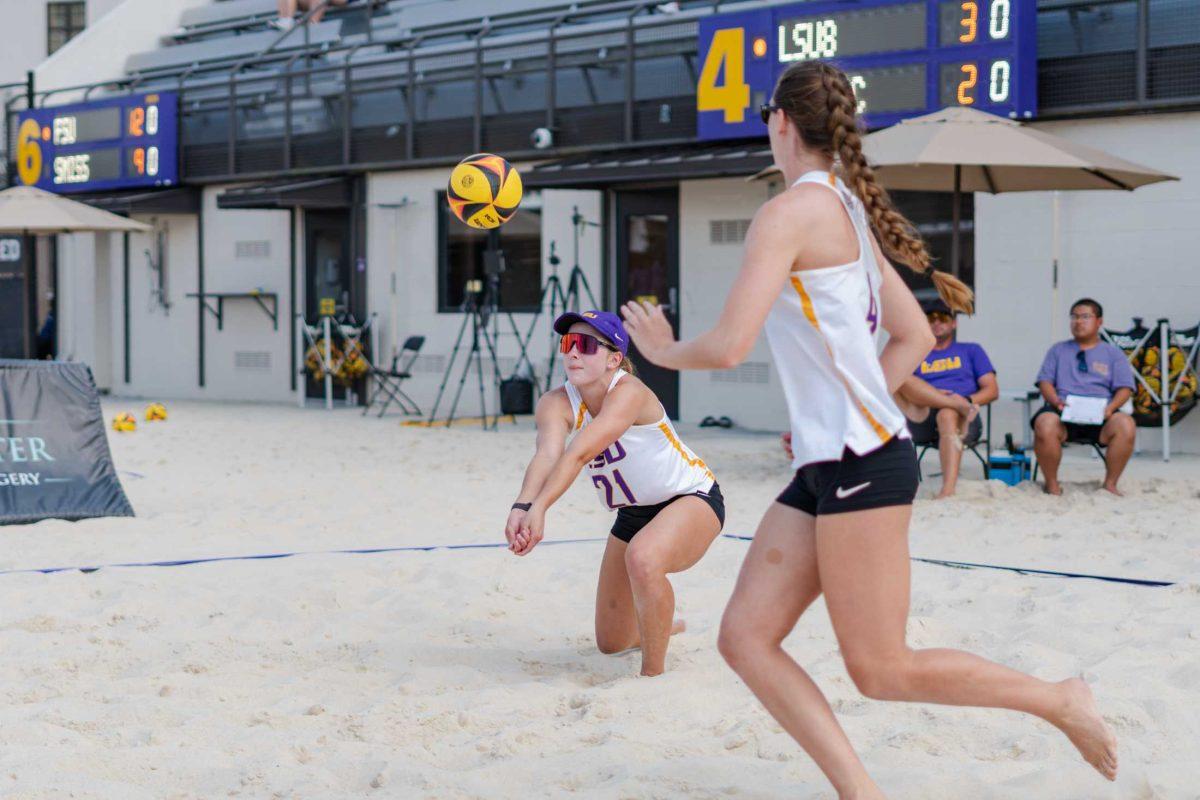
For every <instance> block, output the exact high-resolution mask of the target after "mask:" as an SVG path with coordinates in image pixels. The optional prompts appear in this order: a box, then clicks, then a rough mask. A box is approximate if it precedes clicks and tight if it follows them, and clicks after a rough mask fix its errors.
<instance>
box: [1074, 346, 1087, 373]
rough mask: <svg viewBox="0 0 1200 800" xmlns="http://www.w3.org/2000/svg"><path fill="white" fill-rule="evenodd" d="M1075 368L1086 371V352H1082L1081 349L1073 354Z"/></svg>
mask: <svg viewBox="0 0 1200 800" xmlns="http://www.w3.org/2000/svg"><path fill="white" fill-rule="evenodd" d="M1075 369H1077V370H1079V371H1080V372H1087V371H1088V365H1087V353H1085V352H1083V351H1082V350H1080V351H1079V352H1078V353H1076V354H1075Z"/></svg>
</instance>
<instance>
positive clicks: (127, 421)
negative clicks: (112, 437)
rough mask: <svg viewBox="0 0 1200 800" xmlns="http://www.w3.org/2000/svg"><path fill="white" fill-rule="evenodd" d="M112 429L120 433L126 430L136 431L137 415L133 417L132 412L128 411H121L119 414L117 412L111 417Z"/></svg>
mask: <svg viewBox="0 0 1200 800" xmlns="http://www.w3.org/2000/svg"><path fill="white" fill-rule="evenodd" d="M113 430H114V431H121V432H122V433H124V432H127V431H136V430H137V417H135V416H134V415H133V414H130V413H129V412H128V411H122V412H121V413H120V414H117V415H116V416H115V417H113Z"/></svg>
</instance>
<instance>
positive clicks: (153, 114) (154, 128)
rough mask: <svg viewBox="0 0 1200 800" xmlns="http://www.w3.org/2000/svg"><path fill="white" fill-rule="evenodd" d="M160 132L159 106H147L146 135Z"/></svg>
mask: <svg viewBox="0 0 1200 800" xmlns="http://www.w3.org/2000/svg"><path fill="white" fill-rule="evenodd" d="M157 134H158V106H146V135H147V136H155V135H157Z"/></svg>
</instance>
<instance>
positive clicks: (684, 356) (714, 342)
mask: <svg viewBox="0 0 1200 800" xmlns="http://www.w3.org/2000/svg"><path fill="white" fill-rule="evenodd" d="M753 346H754V340H753V339H750V340H749V341H743V340H742V339H741V338H739V337H736V336H733V335H730V334H727V333H725V332H723V331H721V330H719V329H717V328H714V329H712V330H710V331H707V332H706V333H702V334H701V335H699V336H697V337H696V338H695V339H689V340H688V341H686V342H675V343H674V344H672V345H671V346H670V347H668V348H667V349H666V350H665V351H663V354H662V357H661V358H660V359H659V361H658V364H659V366H662V367H666V368H668V369H676V370H684V369H732V368H733V367H736V366H737V365H738V364H740V363H742V361H743V360H744V359H745V358H746V356H747V355H748V354H749V352H750V349H751V348H752V347H753Z"/></svg>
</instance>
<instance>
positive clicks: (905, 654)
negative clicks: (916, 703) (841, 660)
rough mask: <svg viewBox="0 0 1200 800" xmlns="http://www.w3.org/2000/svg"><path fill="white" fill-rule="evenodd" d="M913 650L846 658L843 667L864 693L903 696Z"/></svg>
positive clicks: (874, 696)
mask: <svg viewBox="0 0 1200 800" xmlns="http://www.w3.org/2000/svg"><path fill="white" fill-rule="evenodd" d="M911 664H912V651H911V650H908V649H907V648H906V649H904V650H902V651H899V652H897V653H894V654H891V655H870V656H860V657H855V658H847V659H846V671H847V672H848V673H850V679H851V680H852V681H854V685H855V686H856V687H858V691H860V692H862V694H863V696H864V697H869V698H871V699H872V700H903V699H905V698H906V697H907V696H908V686H909V669H910V666H911Z"/></svg>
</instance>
